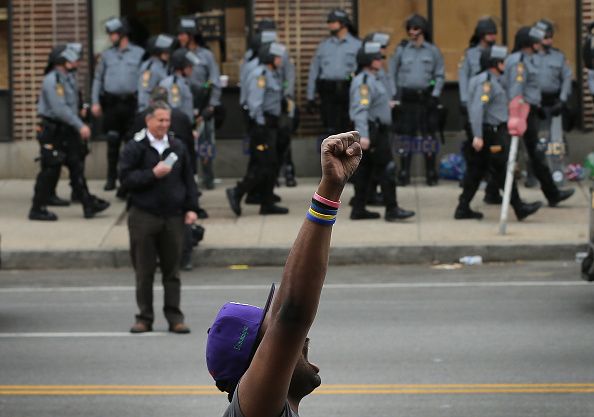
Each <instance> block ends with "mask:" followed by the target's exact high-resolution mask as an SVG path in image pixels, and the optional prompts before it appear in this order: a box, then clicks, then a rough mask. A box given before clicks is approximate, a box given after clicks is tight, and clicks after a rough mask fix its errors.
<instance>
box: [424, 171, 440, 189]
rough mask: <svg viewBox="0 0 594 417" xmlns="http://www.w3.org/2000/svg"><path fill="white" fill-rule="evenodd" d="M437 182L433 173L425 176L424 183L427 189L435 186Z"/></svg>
mask: <svg viewBox="0 0 594 417" xmlns="http://www.w3.org/2000/svg"><path fill="white" fill-rule="evenodd" d="M437 181H438V178H437V174H435V173H434V172H433V173H429V174H427V179H426V182H427V185H428V186H429V187H432V186H434V185H437Z"/></svg>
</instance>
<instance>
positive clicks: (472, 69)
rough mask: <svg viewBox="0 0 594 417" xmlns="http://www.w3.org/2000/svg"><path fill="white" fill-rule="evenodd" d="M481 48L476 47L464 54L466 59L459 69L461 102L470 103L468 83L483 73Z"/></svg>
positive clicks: (463, 58)
mask: <svg viewBox="0 0 594 417" xmlns="http://www.w3.org/2000/svg"><path fill="white" fill-rule="evenodd" d="M483 49H484V48H482V47H481V46H479V45H476V46H472V47H470V48H468V49H467V50H466V51H465V52H464V57H462V61H461V62H460V65H459V67H458V91H459V92H460V102H462V103H468V83H469V82H470V79H471V78H472V77H474V76H475V75H477V74H478V73H480V72H481V62H480V61H481V53H482V52H483Z"/></svg>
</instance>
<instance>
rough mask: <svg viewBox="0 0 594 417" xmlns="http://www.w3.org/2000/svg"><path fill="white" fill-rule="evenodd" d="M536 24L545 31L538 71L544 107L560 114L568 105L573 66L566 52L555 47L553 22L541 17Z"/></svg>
mask: <svg viewBox="0 0 594 417" xmlns="http://www.w3.org/2000/svg"><path fill="white" fill-rule="evenodd" d="M536 25H537V27H539V28H541V29H542V30H543V31H544V33H545V36H544V39H543V40H542V49H541V50H540V52H539V57H540V61H541V62H540V71H539V72H538V85H539V87H540V91H541V93H542V107H543V109H544V111H545V112H547V113H550V115H551V116H553V117H554V116H559V115H560V114H561V113H562V111H563V109H565V108H566V107H567V100H568V99H569V96H570V95H571V77H572V72H571V68H569V65H568V63H567V59H566V58H565V54H563V52H561V51H560V50H559V49H557V48H554V47H553V36H554V34H555V30H554V28H553V24H552V23H551V22H550V21H548V20H546V19H540V20H539V21H538V22H537V24H536Z"/></svg>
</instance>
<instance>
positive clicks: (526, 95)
mask: <svg viewBox="0 0 594 417" xmlns="http://www.w3.org/2000/svg"><path fill="white" fill-rule="evenodd" d="M544 36H545V33H544V31H542V30H541V29H539V28H538V27H536V26H534V27H528V26H525V27H522V28H520V29H519V30H518V32H517V33H516V37H515V45H514V53H512V54H511V55H509V56H508V57H507V58H506V60H505V73H504V74H505V83H504V85H505V86H506V89H507V96H508V99H509V100H513V99H514V98H515V97H518V96H521V97H523V99H524V101H526V102H527V103H528V104H530V113H529V115H528V120H527V125H528V126H527V129H526V132H525V133H524V145H525V146H526V151H527V153H528V157H529V159H530V163H531V165H532V168H533V170H534V174H535V176H536V178H537V179H538V181H539V182H540V187H541V189H542V191H543V193H544V195H545V197H546V198H547V200H548V202H549V206H551V207H554V206H556V205H557V204H559V203H560V202H562V201H563V200H566V199H568V198H569V197H571V196H572V195H573V193H574V191H575V190H573V189H571V190H560V189H559V188H557V185H556V184H555V183H554V182H553V178H552V176H551V171H550V170H549V167H548V165H547V163H546V161H545V155H544V152H542V151H540V150H539V149H538V125H539V117H540V115H541V114H542V112H543V110H542V107H541V104H542V100H541V97H542V96H541V89H540V85H539V72H540V71H541V59H540V56H539V55H538V51H539V49H540V47H541V42H542V40H543V39H544Z"/></svg>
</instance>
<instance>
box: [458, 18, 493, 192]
mask: <svg viewBox="0 0 594 417" xmlns="http://www.w3.org/2000/svg"><path fill="white" fill-rule="evenodd" d="M496 40H497V24H496V23H495V21H494V20H493V19H492V18H490V17H485V18H483V19H480V20H479V21H478V22H477V24H476V27H475V29H474V33H473V35H472V37H471V38H470V42H469V47H468V48H467V49H466V51H464V56H463V57H462V61H461V62H460V65H459V66H458V90H459V92H460V113H461V114H462V118H463V119H464V130H465V131H466V138H467V140H468V141H470V142H472V139H473V135H472V130H471V128H470V122H469V120H468V106H467V104H468V83H469V82H470V79H471V78H472V77H474V76H475V75H477V74H478V73H479V72H481V65H480V57H481V52H482V51H483V50H485V49H486V48H488V47H490V46H492V45H494V44H495V41H496ZM469 156H470V155H469ZM466 163H467V164H468V161H466ZM483 201H484V202H485V203H487V204H501V196H500V195H499V187H498V186H497V183H496V181H494V180H492V179H491V178H488V181H487V189H486V190H485V197H484V199H483Z"/></svg>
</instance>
